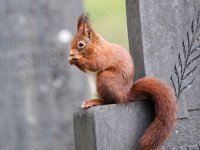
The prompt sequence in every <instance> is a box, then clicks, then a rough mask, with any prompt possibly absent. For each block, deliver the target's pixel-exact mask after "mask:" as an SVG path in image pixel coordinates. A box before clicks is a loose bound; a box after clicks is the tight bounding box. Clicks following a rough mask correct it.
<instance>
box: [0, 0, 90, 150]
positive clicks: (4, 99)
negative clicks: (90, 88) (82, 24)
mask: <svg viewBox="0 0 200 150" xmlns="http://www.w3.org/2000/svg"><path fill="white" fill-rule="evenodd" d="M81 11H82V2H81V1H79V0H73V1H71V0H59V1H55V0H34V1H33V0H1V1H0V149H2V150H55V149H57V150H73V149H74V142H73V141H74V140H73V128H72V113H73V111H74V107H76V106H78V105H79V104H80V100H82V99H85V98H86V95H87V92H86V89H87V88H86V80H85V77H84V76H82V74H81V73H80V71H78V70H75V69H74V68H73V69H72V68H70V67H69V65H68V64H67V56H66V54H68V51H66V49H68V48H69V45H68V44H69V42H70V38H71V35H72V34H73V32H75V30H76V21H77V18H78V16H79V15H80V14H81ZM62 42H65V43H62ZM72 93H73V94H72Z"/></svg>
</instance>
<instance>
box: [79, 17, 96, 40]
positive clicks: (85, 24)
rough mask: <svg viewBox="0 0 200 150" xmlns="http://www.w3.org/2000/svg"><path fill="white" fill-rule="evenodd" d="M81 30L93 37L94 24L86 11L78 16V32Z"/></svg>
mask: <svg viewBox="0 0 200 150" xmlns="http://www.w3.org/2000/svg"><path fill="white" fill-rule="evenodd" d="M79 31H82V32H83V33H84V34H85V35H86V36H88V38H91V35H92V32H93V30H92V26H91V23H90V19H89V17H88V14H86V13H83V14H82V15H81V16H80V17H79V18H78V23H77V32H79Z"/></svg>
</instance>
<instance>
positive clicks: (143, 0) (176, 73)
mask: <svg viewBox="0 0 200 150" xmlns="http://www.w3.org/2000/svg"><path fill="white" fill-rule="evenodd" d="M126 6H127V20H128V30H129V43H130V52H131V54H132V56H133V58H134V61H135V73H136V79H138V78H140V77H143V76H155V77H159V78H161V79H163V80H165V81H168V83H169V84H171V85H172V87H173V88H174V90H175V92H176V95H177V97H178V102H177V104H178V106H179V112H178V124H177V128H176V130H175V131H174V133H173V136H172V138H171V139H170V140H169V141H168V143H166V144H165V146H164V147H163V149H169V150H171V149H176V150H177V149H181V150H182V149H192V150H199V149H200V92H199V91H200V86H199V84H200V65H198V64H199V60H200V59H199V58H200V46H199V45H200V1H199V0H193V1H190V0H183V1H177V0H169V1H166V0H161V1H159V0H134V1H133V0H126Z"/></svg>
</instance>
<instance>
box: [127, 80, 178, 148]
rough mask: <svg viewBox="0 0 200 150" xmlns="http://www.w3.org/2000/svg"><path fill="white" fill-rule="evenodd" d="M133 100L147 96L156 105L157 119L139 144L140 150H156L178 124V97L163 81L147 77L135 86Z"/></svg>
mask: <svg viewBox="0 0 200 150" xmlns="http://www.w3.org/2000/svg"><path fill="white" fill-rule="evenodd" d="M130 96H131V99H132V100H137V99H140V96H142V97H143V96H147V97H148V98H149V99H151V100H152V101H153V102H154V104H155V111H156V117H155V119H154V121H153V122H152V123H151V124H150V126H149V128H148V129H147V130H146V131H145V133H144V135H143V136H142V138H141V139H140V142H139V150H156V149H158V148H159V147H160V146H161V145H162V144H163V143H164V141H165V140H166V139H167V138H168V137H169V135H170V134H171V132H172V130H173V128H174V126H175V124H176V111H177V106H176V97H175V95H174V92H173V91H172V89H171V88H170V87H169V86H168V85H167V84H166V83H164V82H163V81H161V80H159V79H156V78H151V77H145V78H142V79H140V80H138V81H136V82H135V84H133V86H132V88H131V92H130Z"/></svg>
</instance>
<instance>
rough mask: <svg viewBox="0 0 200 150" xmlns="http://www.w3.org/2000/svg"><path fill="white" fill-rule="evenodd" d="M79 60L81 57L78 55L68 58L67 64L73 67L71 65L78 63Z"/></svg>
mask: <svg viewBox="0 0 200 150" xmlns="http://www.w3.org/2000/svg"><path fill="white" fill-rule="evenodd" d="M80 59H81V56H80V55H76V56H73V57H70V58H69V59H68V62H69V64H71V65H73V64H77V63H79V61H80Z"/></svg>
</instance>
